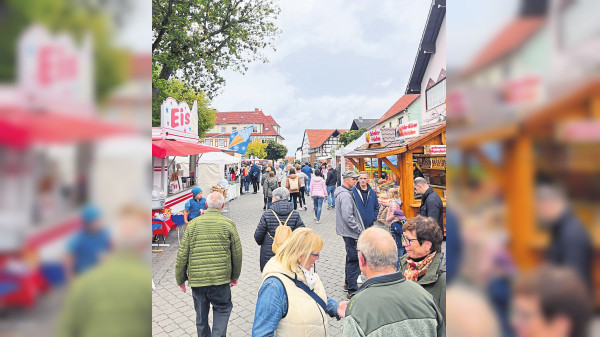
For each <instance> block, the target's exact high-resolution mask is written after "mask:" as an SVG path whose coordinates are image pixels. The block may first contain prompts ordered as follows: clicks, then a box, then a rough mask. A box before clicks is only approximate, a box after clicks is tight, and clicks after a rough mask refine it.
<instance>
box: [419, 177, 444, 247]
mask: <svg viewBox="0 0 600 337" xmlns="http://www.w3.org/2000/svg"><path fill="white" fill-rule="evenodd" d="M414 187H415V189H416V190H417V192H419V193H421V195H422V196H421V208H420V214H421V215H422V216H425V217H430V218H433V219H434V220H435V221H436V222H437V224H438V225H439V226H440V229H441V230H442V236H443V235H444V204H443V203H442V198H440V196H439V195H438V194H437V193H435V191H434V190H433V188H431V187H429V184H428V183H427V180H425V178H422V177H418V178H415V181H414Z"/></svg>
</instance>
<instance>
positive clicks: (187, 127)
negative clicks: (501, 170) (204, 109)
mask: <svg viewBox="0 0 600 337" xmlns="http://www.w3.org/2000/svg"><path fill="white" fill-rule="evenodd" d="M160 111H161V115H160V116H161V119H160V123H161V126H162V128H164V129H171V130H175V131H179V132H183V133H187V134H191V135H194V136H198V105H197V102H196V101H194V106H193V107H192V109H191V110H190V107H189V106H188V104H187V103H186V102H180V103H177V101H176V100H175V99H174V98H172V97H168V98H167V99H166V100H165V101H164V102H163V104H162V105H161V106H160Z"/></svg>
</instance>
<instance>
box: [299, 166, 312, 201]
mask: <svg viewBox="0 0 600 337" xmlns="http://www.w3.org/2000/svg"><path fill="white" fill-rule="evenodd" d="M302 172H304V174H306V176H307V177H308V179H306V181H305V182H304V185H305V186H304V189H305V190H306V194H310V180H311V179H312V174H313V169H312V167H310V165H309V164H308V162H306V164H304V166H302Z"/></svg>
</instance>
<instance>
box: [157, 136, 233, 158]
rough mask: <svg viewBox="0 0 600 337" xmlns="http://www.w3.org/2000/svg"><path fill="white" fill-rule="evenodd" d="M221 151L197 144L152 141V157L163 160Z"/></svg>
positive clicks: (162, 140)
mask: <svg viewBox="0 0 600 337" xmlns="http://www.w3.org/2000/svg"><path fill="white" fill-rule="evenodd" d="M220 151H221V149H219V148H216V147H212V146H206V145H202V144H199V143H188V142H180V141H176V140H166V139H161V140H153V141H152V156H153V157H158V158H165V157H167V156H189V155H192V154H200V153H207V152H220Z"/></svg>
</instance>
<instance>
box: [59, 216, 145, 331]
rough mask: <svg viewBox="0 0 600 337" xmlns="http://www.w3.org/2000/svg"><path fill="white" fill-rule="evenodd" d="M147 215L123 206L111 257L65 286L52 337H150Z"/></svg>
mask: <svg viewBox="0 0 600 337" xmlns="http://www.w3.org/2000/svg"><path fill="white" fill-rule="evenodd" d="M149 221H150V218H149V213H148V211H147V209H146V208H144V207H139V206H127V207H125V208H124V209H123V210H122V211H121V214H120V220H119V222H118V226H117V227H116V228H117V229H118V230H117V232H116V233H115V234H116V235H115V239H114V242H115V245H114V252H113V253H111V254H110V255H109V256H107V257H106V259H105V261H104V262H103V263H102V264H101V265H98V266H97V267H96V268H93V269H91V270H89V271H88V272H86V273H85V274H83V275H81V276H80V277H79V278H77V279H76V280H75V281H74V282H73V283H72V284H71V286H70V288H69V290H68V293H67V295H66V300H65V304H64V306H63V312H62V316H61V318H60V320H59V323H58V331H57V334H56V335H57V336H61V337H68V336H123V337H133V336H150V335H151V334H152V325H151V324H150V321H151V320H152V294H151V289H150V283H149V282H148V281H149V280H150V279H151V278H152V272H151V269H150V267H149V266H148V264H147V263H145V262H144V261H143V258H144V257H145V255H146V254H147V253H148V248H149V247H148V235H147V233H148V222H149Z"/></svg>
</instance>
